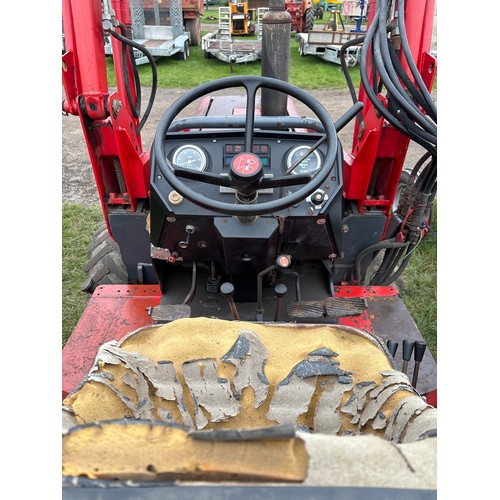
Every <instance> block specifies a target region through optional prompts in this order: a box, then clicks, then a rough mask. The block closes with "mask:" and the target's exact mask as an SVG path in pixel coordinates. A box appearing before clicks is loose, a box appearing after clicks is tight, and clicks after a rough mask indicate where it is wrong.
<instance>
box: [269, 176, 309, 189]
mask: <svg viewBox="0 0 500 500" xmlns="http://www.w3.org/2000/svg"><path fill="white" fill-rule="evenodd" d="M311 179H312V177H311V176H310V175H304V174H301V175H293V176H292V175H282V176H280V177H264V178H262V179H261V180H260V183H259V188H260V189H265V188H275V187H287V186H298V185H301V184H307V183H309V182H311Z"/></svg>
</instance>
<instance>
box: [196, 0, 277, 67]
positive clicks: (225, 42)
mask: <svg viewBox="0 0 500 500" xmlns="http://www.w3.org/2000/svg"><path fill="white" fill-rule="evenodd" d="M268 10H269V9H268V8H265V7H263V8H258V9H257V29H256V30H255V31H256V34H257V39H256V40H248V38H247V37H245V38H234V37H233V36H232V35H231V10H230V8H229V7H219V28H218V29H217V30H216V31H213V32H212V33H207V34H206V35H205V36H203V38H202V39H201V46H202V48H203V51H204V52H205V58H207V59H210V58H211V57H216V58H217V59H220V60H221V61H224V62H227V63H230V64H233V63H236V64H239V63H247V62H252V61H256V60H258V59H260V54H261V51H262V16H263V15H264V14H265V13H266V12H267V11H268Z"/></svg>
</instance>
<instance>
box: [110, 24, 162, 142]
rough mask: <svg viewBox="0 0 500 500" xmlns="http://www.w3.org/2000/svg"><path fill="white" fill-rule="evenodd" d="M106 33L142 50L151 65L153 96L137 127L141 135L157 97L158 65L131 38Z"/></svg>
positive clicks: (111, 31) (149, 54)
mask: <svg viewBox="0 0 500 500" xmlns="http://www.w3.org/2000/svg"><path fill="white" fill-rule="evenodd" d="M106 31H107V32H108V33H109V34H110V35H111V36H113V37H115V38H116V39H117V40H120V42H122V43H124V44H126V45H128V46H130V47H133V48H135V49H137V50H140V51H141V52H142V53H143V54H144V55H145V56H146V57H147V59H148V61H149V63H150V65H151V73H152V78H153V81H152V84H151V94H150V96H149V102H148V105H147V107H146V111H145V112H144V115H143V117H142V119H141V120H140V122H139V125H138V126H137V133H139V132H140V131H141V129H142V127H143V126H144V124H145V123H146V121H147V119H148V117H149V115H150V113H151V109H152V108H153V104H154V100H155V97H156V89H157V86H158V71H157V68H156V63H155V60H154V58H153V56H152V55H151V53H150V52H149V51H148V50H147V49H146V48H145V47H143V46H142V45H140V44H139V43H136V42H134V41H133V40H130V39H129V38H126V37H124V36H122V35H120V34H118V33H117V32H116V31H114V30H106Z"/></svg>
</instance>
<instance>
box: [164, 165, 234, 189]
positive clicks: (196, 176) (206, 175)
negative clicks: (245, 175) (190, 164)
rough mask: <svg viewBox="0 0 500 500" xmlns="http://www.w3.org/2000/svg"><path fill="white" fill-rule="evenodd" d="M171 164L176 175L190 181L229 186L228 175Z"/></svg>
mask: <svg viewBox="0 0 500 500" xmlns="http://www.w3.org/2000/svg"><path fill="white" fill-rule="evenodd" d="M172 166H173V172H174V175H175V176H176V177H180V178H182V179H188V180H191V181H200V182H204V183H206V184H214V185H215V186H224V187H231V185H232V183H231V180H230V179H229V177H228V176H222V175H218V174H213V173H211V172H199V171H198V170H191V169H189V168H182V167H179V166H177V165H172Z"/></svg>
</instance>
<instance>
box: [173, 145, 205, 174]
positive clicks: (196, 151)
mask: <svg viewBox="0 0 500 500" xmlns="http://www.w3.org/2000/svg"><path fill="white" fill-rule="evenodd" d="M172 163H173V164H174V165H176V166H178V167H182V168H189V169H191V170H199V171H200V172H201V171H203V170H205V169H206V168H207V155H206V154H205V152H204V151H203V149H201V148H200V147H198V146H195V145H194V144H184V145H183V146H180V147H178V148H177V149H176V150H175V151H174V154H173V156H172Z"/></svg>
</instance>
